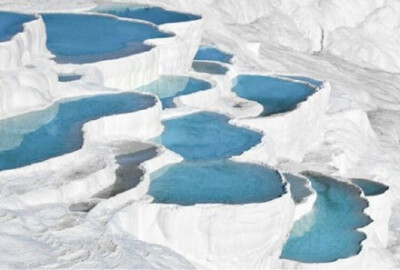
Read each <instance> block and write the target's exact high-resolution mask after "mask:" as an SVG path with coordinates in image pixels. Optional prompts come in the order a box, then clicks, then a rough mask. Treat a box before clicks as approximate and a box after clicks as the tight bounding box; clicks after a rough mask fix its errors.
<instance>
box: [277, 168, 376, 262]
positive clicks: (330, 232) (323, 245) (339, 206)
mask: <svg viewBox="0 0 400 270" xmlns="http://www.w3.org/2000/svg"><path fill="white" fill-rule="evenodd" d="M306 176H307V177H308V179H309V180H310V181H311V184H312V187H313V189H315V191H316V192H317V200H316V202H315V203H314V206H313V209H312V210H311V212H310V213H308V214H306V215H305V216H303V217H302V218H301V219H299V220H298V221H296V222H295V224H294V226H293V228H292V231H291V232H290V235H289V239H288V240H287V242H286V244H285V245H284V247H283V250H282V254H281V258H284V259H289V260H295V261H300V262H305V263H324V262H333V261H336V260H338V259H341V258H347V257H350V256H354V255H357V254H358V253H359V252H360V250H361V242H362V241H363V240H364V239H365V238H366V236H365V234H364V233H362V232H359V231H357V229H358V228H361V227H364V226H366V225H367V224H369V223H370V222H371V219H370V218H369V217H368V216H367V215H366V214H365V213H364V212H363V211H364V209H365V208H366V207H367V206H368V203H367V201H366V200H365V199H363V198H361V197H360V194H361V193H360V191H359V190H358V189H357V188H356V187H355V186H353V185H349V184H347V183H344V182H340V181H337V180H335V179H332V178H329V177H326V176H322V175H318V174H311V173H308V174H306Z"/></svg>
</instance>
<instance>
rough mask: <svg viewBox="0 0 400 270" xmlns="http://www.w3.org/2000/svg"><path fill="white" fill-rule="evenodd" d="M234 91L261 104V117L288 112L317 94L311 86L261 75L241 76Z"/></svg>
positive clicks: (237, 78)
mask: <svg viewBox="0 0 400 270" xmlns="http://www.w3.org/2000/svg"><path fill="white" fill-rule="evenodd" d="M235 81H236V82H235V85H234V87H233V91H234V92H235V93H236V94H237V95H238V96H239V97H242V98H245V99H249V100H253V101H256V102H258V103H260V104H261V105H262V106H263V107H264V111H263V112H262V113H261V115H260V116H267V115H271V114H275V113H283V112H288V111H291V110H293V109H295V108H296V106H297V104H298V103H300V102H302V101H304V100H306V99H307V97H308V96H310V95H312V94H313V93H314V92H315V88H313V87H311V86H310V85H309V84H305V83H304V84H302V83H297V82H292V81H288V80H283V79H280V78H276V77H269V76H261V75H239V76H237V77H236V79H235Z"/></svg>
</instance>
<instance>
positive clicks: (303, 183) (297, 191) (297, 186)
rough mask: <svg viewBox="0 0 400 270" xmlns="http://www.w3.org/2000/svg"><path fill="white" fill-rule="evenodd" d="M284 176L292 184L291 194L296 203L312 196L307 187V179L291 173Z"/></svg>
mask: <svg viewBox="0 0 400 270" xmlns="http://www.w3.org/2000/svg"><path fill="white" fill-rule="evenodd" d="M283 175H284V176H285V179H286V181H288V182H289V184H290V192H291V194H292V198H293V200H294V202H295V203H300V202H302V201H304V199H305V198H307V197H308V196H310V195H311V194H312V192H311V191H310V189H309V188H308V187H307V180H306V179H304V178H302V177H299V176H297V175H293V174H290V173H284V174H283Z"/></svg>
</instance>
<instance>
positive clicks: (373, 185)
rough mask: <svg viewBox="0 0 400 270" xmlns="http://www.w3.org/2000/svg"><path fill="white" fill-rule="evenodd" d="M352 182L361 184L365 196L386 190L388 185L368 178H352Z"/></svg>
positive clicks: (378, 193)
mask: <svg viewBox="0 0 400 270" xmlns="http://www.w3.org/2000/svg"><path fill="white" fill-rule="evenodd" d="M351 182H352V183H353V184H355V185H357V186H359V187H360V188H361V189H362V191H363V192H364V194H365V196H376V195H380V194H383V193H385V192H386V190H388V189H389V187H388V186H386V185H384V184H381V183H378V182H374V181H371V180H367V179H352V180H351Z"/></svg>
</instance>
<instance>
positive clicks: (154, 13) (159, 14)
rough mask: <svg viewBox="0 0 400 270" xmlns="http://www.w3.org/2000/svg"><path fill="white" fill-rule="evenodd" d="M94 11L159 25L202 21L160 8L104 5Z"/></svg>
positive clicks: (193, 16) (198, 17)
mask: <svg viewBox="0 0 400 270" xmlns="http://www.w3.org/2000/svg"><path fill="white" fill-rule="evenodd" d="M93 11H95V12H100V13H107V14H112V15H115V16H118V17H123V18H129V19H137V20H144V21H148V22H152V23H154V24H157V25H161V24H165V23H177V22H186V21H193V20H198V19H200V16H196V15H192V14H186V13H181V12H175V11H170V10H165V9H163V8H160V7H151V6H134V5H104V6H99V7H97V8H95V9H93Z"/></svg>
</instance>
